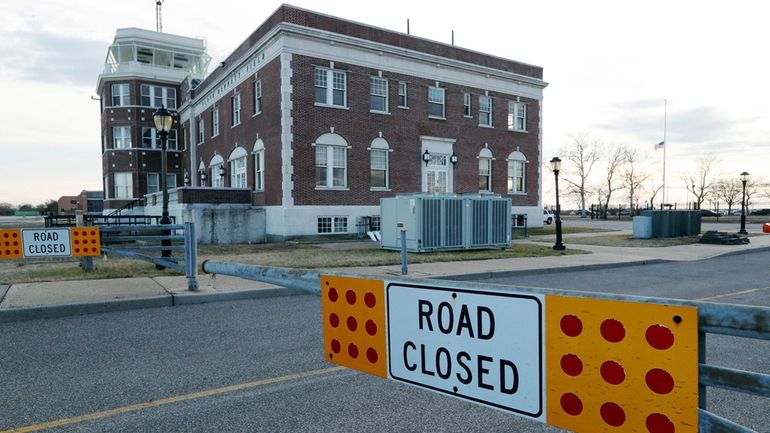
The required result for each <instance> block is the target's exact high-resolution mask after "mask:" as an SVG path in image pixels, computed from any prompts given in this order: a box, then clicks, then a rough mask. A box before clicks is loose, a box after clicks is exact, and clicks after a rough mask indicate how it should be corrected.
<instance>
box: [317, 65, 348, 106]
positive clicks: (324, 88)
mask: <svg viewBox="0 0 770 433" xmlns="http://www.w3.org/2000/svg"><path fill="white" fill-rule="evenodd" d="M330 82H331V83H332V85H331V86H329V83H330ZM315 102H316V104H323V105H333V106H335V107H347V73H345V72H343V71H338V70H334V69H326V68H316V69H315Z"/></svg>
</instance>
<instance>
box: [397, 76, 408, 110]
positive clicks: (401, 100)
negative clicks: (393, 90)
mask: <svg viewBox="0 0 770 433" xmlns="http://www.w3.org/2000/svg"><path fill="white" fill-rule="evenodd" d="M408 90H409V85H408V84H407V83H406V81H399V82H398V106H399V107H404V108H406V107H408V106H409V99H408V98H407V92H408Z"/></svg>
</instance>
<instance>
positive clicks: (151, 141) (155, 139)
mask: <svg viewBox="0 0 770 433" xmlns="http://www.w3.org/2000/svg"><path fill="white" fill-rule="evenodd" d="M176 131H177V130H176V129H172V130H171V131H168V138H167V139H166V149H168V150H179V146H178V140H177V132H176ZM142 147H143V148H145V149H160V137H159V136H158V133H157V130H156V129H155V128H150V127H143V128H142Z"/></svg>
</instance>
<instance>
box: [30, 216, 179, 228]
mask: <svg viewBox="0 0 770 433" xmlns="http://www.w3.org/2000/svg"><path fill="white" fill-rule="evenodd" d="M77 218H78V217H77V215H51V214H49V215H46V217H45V226H46V227H75V226H76V225H77ZM161 218H162V217H161V216H160V215H88V214H86V215H83V223H84V225H87V226H98V227H102V226H112V225H138V224H145V225H148V224H160V219H161ZM169 218H171V223H174V222H175V218H174V217H173V216H171V217H169Z"/></svg>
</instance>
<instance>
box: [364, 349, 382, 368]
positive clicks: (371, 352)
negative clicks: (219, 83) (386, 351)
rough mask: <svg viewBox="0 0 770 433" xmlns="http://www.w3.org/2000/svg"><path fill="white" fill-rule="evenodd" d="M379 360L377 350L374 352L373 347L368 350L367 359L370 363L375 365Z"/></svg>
mask: <svg viewBox="0 0 770 433" xmlns="http://www.w3.org/2000/svg"><path fill="white" fill-rule="evenodd" d="M378 358H379V356H378V355H377V351H376V350H374V349H373V348H371V347H370V348H368V349H366V359H367V360H368V361H369V362H371V363H372V364H375V363H377V359H378Z"/></svg>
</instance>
